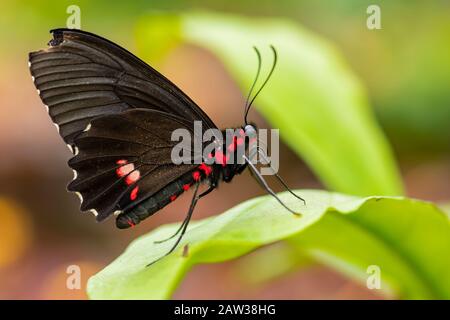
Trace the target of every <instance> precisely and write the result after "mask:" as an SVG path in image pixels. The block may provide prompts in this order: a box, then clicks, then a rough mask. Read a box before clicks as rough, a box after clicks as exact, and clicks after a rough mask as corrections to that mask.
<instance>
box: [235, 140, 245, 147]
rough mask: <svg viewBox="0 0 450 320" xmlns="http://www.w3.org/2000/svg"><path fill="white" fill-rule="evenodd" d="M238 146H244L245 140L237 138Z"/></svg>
mask: <svg viewBox="0 0 450 320" xmlns="http://www.w3.org/2000/svg"><path fill="white" fill-rule="evenodd" d="M236 144H237V145H238V146H241V145H243V144H244V138H236Z"/></svg>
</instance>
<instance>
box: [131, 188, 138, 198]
mask: <svg viewBox="0 0 450 320" xmlns="http://www.w3.org/2000/svg"><path fill="white" fill-rule="evenodd" d="M138 191H139V186H136V187H134V189H133V190H131V193H130V199H131V200H136V198H137V194H138Z"/></svg>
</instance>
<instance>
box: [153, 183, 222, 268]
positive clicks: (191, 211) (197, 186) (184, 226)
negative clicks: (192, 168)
mask: <svg viewBox="0 0 450 320" xmlns="http://www.w3.org/2000/svg"><path fill="white" fill-rule="evenodd" d="M199 186H200V184H199V183H198V184H196V186H195V191H194V196H193V198H192V202H191V205H190V207H189V211H188V214H187V216H186V218H185V219H184V221H183V223H182V227H181V228H180V231H181V234H180V235H179V237H178V239H177V241H175V243H174V245H173V246H172V248H170V250H169V251H168V252H167V253H166V254H165V255H163V256H162V257H160V258H158V259H156V260H155V261H153V262H151V263H149V264H148V265H147V267H148V266H151V265H152V264H154V263H155V262H157V261H159V260H161V259H162V258H164V257H166V256H168V255H169V254H171V253H172V252H173V251H174V250H175V249H176V247H177V246H178V244H179V243H180V241H181V239H182V238H183V235H184V233H185V232H186V229H187V227H188V225H189V221H190V220H191V217H192V213H193V212H194V208H195V205H196V204H197V202H198V200H199V199H200V198H201V197H203V196H206V195H207V194H208V193H210V192H211V191H212V190H213V189H214V187H213V186H210V187H209V189H208V190H206V191H205V192H203V193H201V194H200V195H197V192H198V188H199ZM177 233H178V231H177ZM175 235H176V234H175ZM175 235H174V236H175ZM172 237H173V236H172Z"/></svg>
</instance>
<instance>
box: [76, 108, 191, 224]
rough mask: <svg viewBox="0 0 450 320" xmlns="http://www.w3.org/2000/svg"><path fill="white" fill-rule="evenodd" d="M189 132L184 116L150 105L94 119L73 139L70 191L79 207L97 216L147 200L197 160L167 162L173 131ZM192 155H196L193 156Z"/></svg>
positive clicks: (103, 215)
mask: <svg viewBox="0 0 450 320" xmlns="http://www.w3.org/2000/svg"><path fill="white" fill-rule="evenodd" d="M179 128H184V129H186V130H189V131H191V130H192V125H191V126H190V125H189V124H188V123H186V122H185V121H184V120H183V119H180V118H178V117H176V116H173V115H170V114H167V113H163V112H159V111H154V110H148V109H133V110H127V111H124V112H122V113H120V114H113V115H106V116H102V117H97V118H95V119H93V120H92V121H91V122H90V124H89V126H88V127H87V128H86V130H85V131H83V132H82V133H80V134H79V136H78V137H77V138H76V139H75V141H74V145H75V147H76V155H75V156H74V157H73V158H72V159H70V160H69V166H70V167H71V168H72V169H73V170H74V171H75V179H74V180H73V181H72V182H71V183H70V184H69V186H68V189H69V190H70V191H73V192H77V193H78V194H79V196H80V198H81V199H82V204H81V210H83V211H86V210H91V211H93V212H94V213H96V215H97V220H99V221H100V220H103V219H105V218H106V217H108V216H109V215H110V214H112V213H114V212H121V210H123V209H124V208H125V207H127V208H130V207H133V206H134V205H137V204H138V203H140V202H142V201H144V200H146V199H148V198H149V197H151V196H152V195H153V194H155V193H156V192H158V191H159V190H161V189H163V188H164V187H165V186H166V185H168V184H169V183H171V182H172V181H174V180H176V179H178V178H179V177H181V176H182V175H183V174H186V173H187V172H189V171H191V170H193V169H194V168H195V167H196V165H195V164H192V165H191V164H181V165H175V164H173V162H172V160H171V152H172V148H173V146H174V145H175V143H177V142H174V141H171V135H172V132H173V130H175V129H179ZM192 156H194V155H192Z"/></svg>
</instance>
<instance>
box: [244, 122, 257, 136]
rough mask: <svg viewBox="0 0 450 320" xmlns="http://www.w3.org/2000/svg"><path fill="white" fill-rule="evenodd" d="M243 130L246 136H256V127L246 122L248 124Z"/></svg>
mask: <svg viewBox="0 0 450 320" xmlns="http://www.w3.org/2000/svg"><path fill="white" fill-rule="evenodd" d="M244 130H245V135H246V136H247V137H254V136H256V129H255V127H254V126H252V125H250V124H248V125H246V126H245V128H244Z"/></svg>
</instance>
